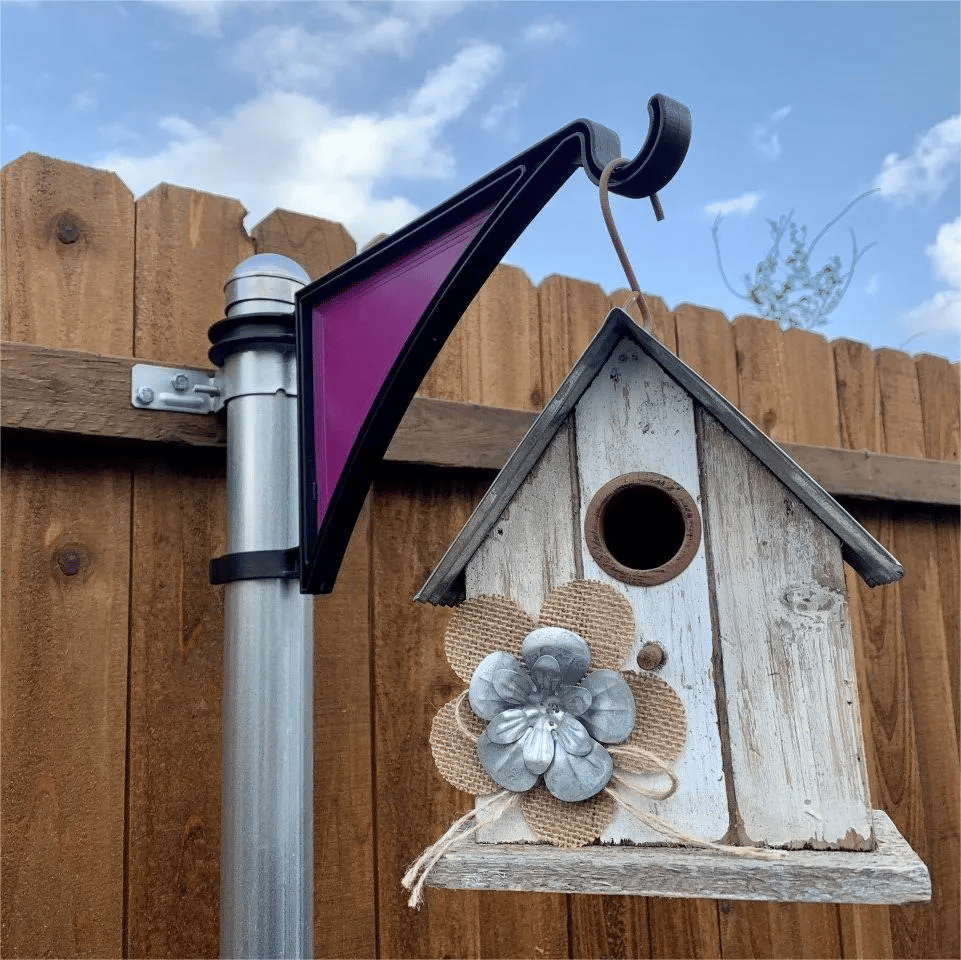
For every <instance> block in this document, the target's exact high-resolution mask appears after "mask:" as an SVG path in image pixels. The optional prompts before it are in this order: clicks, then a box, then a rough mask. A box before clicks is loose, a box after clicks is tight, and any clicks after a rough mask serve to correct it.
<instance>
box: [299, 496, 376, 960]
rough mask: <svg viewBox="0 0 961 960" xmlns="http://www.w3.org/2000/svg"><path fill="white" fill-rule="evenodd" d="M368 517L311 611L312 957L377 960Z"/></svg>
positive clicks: (364, 516)
mask: <svg viewBox="0 0 961 960" xmlns="http://www.w3.org/2000/svg"><path fill="white" fill-rule="evenodd" d="M370 601H371V593H370V509H369V503H368V504H367V505H365V507H364V510H363V512H362V513H361V515H360V517H359V519H358V521H357V525H356V526H355V527H354V533H353V535H352V536H351V539H350V543H349V545H348V547H347V552H346V554H345V555H344V562H343V564H342V566H341V568H340V573H339V574H338V576H337V585H336V587H335V588H334V591H333V593H330V594H327V595H326V596H322V597H318V598H317V600H316V602H315V606H314V624H315V637H314V811H315V813H314V953H315V955H316V956H317V957H360V958H363V957H373V956H375V955H376V952H377V940H376V926H377V918H376V898H375V892H376V877H375V873H374V822H373V817H374V810H373V807H374V798H373V786H372V773H371V766H372V756H371V753H372V734H373V725H372V722H371V689H370V685H371V640H370Z"/></svg>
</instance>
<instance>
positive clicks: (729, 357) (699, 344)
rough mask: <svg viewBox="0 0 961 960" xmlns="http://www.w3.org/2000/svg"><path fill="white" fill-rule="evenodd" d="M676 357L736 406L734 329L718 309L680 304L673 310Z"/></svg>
mask: <svg viewBox="0 0 961 960" xmlns="http://www.w3.org/2000/svg"><path fill="white" fill-rule="evenodd" d="M674 324H675V327H676V329H677V355H678V356H679V357H680V358H681V359H682V360H683V361H684V362H685V363H686V364H687V365H688V366H689V367H690V368H691V369H692V370H694V371H695V372H696V373H697V374H699V375H700V376H702V377H703V378H704V379H705V380H706V381H707V382H708V383H709V384H710V385H711V386H712V387H714V389H715V390H717V392H718V393H720V394H721V395H722V396H724V397H727V399H728V400H730V401H731V403H733V404H734V405H735V406H740V404H739V403H738V396H739V390H738V382H737V359H736V358H737V354H736V351H735V347H734V328H733V326H732V325H731V323H730V322H729V321H728V319H727V317H725V316H724V314H723V313H721V312H719V311H718V310H708V309H707V308H706V307H696V306H693V305H692V304H690V303H682V304H680V305H679V306H678V307H677V309H676V310H675V311H674Z"/></svg>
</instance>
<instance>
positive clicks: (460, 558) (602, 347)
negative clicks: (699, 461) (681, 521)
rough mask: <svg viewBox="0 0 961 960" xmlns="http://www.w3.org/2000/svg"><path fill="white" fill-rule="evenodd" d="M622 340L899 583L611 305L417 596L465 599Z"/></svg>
mask: <svg viewBox="0 0 961 960" xmlns="http://www.w3.org/2000/svg"><path fill="white" fill-rule="evenodd" d="M625 337H629V338H630V339H631V340H633V341H634V342H635V343H636V344H637V346H638V347H640V349H641V350H643V351H644V353H646V354H647V355H648V356H649V357H650V358H651V359H652V360H653V361H654V362H655V363H657V364H658V366H660V367H661V369H662V370H664V372H665V373H666V374H667V375H668V376H669V377H671V378H672V379H673V380H674V381H675V382H676V383H677V384H678V385H679V386H680V387H681V388H682V389H684V390H686V391H687V393H688V394H690V396H691V397H692V398H693V399H694V400H695V401H697V403H699V404H701V406H702V407H704V409H705V410H707V411H708V412H709V413H710V414H711V415H712V416H713V417H714V418H715V419H716V420H717V421H718V422H719V423H720V424H721V425H722V426H723V427H724V428H725V429H726V430H727V431H728V432H729V433H730V434H731V435H732V436H733V437H735V438H736V439H737V440H738V441H739V442H740V443H741V444H742V445H743V446H744V447H746V448H747V450H749V451H750V452H751V453H752V454H753V455H754V456H755V457H757V459H758V460H760V461H761V462H762V463H763V464H764V465H765V466H766V467H767V468H768V469H769V470H770V471H771V472H772V473H773V474H774V475H775V476H776V477H777V478H778V480H780V481H781V483H783V484H784V486H785V487H787V488H788V489H789V490H790V491H791V492H792V493H793V494H794V495H795V496H796V497H797V498H798V499H799V500H800V501H801V502H802V503H803V504H804V505H805V506H806V507H808V509H809V510H810V511H811V512H812V513H813V514H814V515H815V516H816V517H817V518H818V519H819V520H821V522H822V523H824V525H825V526H826V527H828V529H830V530H831V531H832V532H833V533H834V534H835V535H836V536H837V537H838V538H839V540H840V541H841V547H842V553H843V556H844V559H845V561H846V562H847V563H849V564H850V565H851V567H853V569H854V570H856V571H857V572H858V574H860V576H861V578H862V579H863V580H864V581H865V582H866V583H867V584H869V585H870V586H872V587H875V586H880V585H881V584H885V583H891V582H893V581H895V580H899V579H900V578H901V577H902V576H903V574H904V569H903V568H902V566H901V564H900V563H898V561H897V560H896V559H895V558H894V557H893V556H892V555H891V554H890V553H889V552H888V551H887V550H886V549H885V548H884V547H883V546H882V545H881V544H880V543H878V541H877V540H875V539H874V537H872V536H871V534H870V533H868V531H867V530H865V529H864V527H862V526H861V524H859V523H858V522H857V520H855V519H854V517H852V516H851V514H850V513H848V511H847V510H845V509H844V507H842V506H841V505H840V504H839V503H838V502H837V500H835V499H834V497H832V496H831V494H829V493H828V492H827V491H826V490H825V489H824V488H823V487H822V486H821V485H820V484H819V483H818V482H817V481H816V480H815V479H814V478H813V477H811V476H810V475H809V474H808V473H806V472H805V471H804V470H803V469H802V468H801V467H800V466H799V465H798V464H797V463H796V462H795V461H794V460H793V459H792V458H791V457H790V456H788V454H787V453H785V452H784V450H782V449H781V448H780V447H779V446H778V445H777V444H776V443H775V442H774V441H773V440H771V439H770V437H768V436H766V435H765V434H764V433H763V432H762V431H761V430H759V429H758V428H757V427H756V426H755V425H754V424H753V423H752V422H751V421H750V420H749V419H748V418H747V417H745V416H744V414H743V413H741V411H740V410H738V409H737V408H736V407H735V406H734V405H733V404H731V403H730V402H729V401H728V400H726V399H725V398H724V397H723V396H722V395H721V394H720V393H718V392H717V391H716V390H715V389H714V388H713V387H712V386H710V384H708V383H707V382H706V381H704V380H703V379H702V378H701V377H699V376H698V375H697V374H696V373H695V372H694V371H693V370H692V369H691V368H690V367H689V366H687V364H685V363H683V362H682V361H681V360H679V359H678V358H677V357H676V356H675V355H674V354H673V353H671V351H670V350H668V349H667V348H666V347H664V346H663V345H662V344H661V343H660V342H659V341H658V340H657V339H655V338H654V337H653V336H652V335H651V334H649V333H648V332H647V331H646V330H643V329H642V328H641V327H639V326H638V325H637V324H636V323H634V321H633V320H632V319H631V318H630V317H629V316H628V315H627V314H626V313H624V312H623V311H622V310H617V309H614V310H611V312H610V313H609V314H608V316H607V319H606V320H605V321H604V325H603V326H602V327H601V329H600V330H599V331H598V332H597V334H596V335H595V336H594V339H593V340H591V342H590V344H589V345H588V347H587V349H586V350H585V351H584V353H583V354H582V355H581V358H580V359H579V360H578V361H577V363H576V364H575V365H574V369H573V370H571V372H570V373H569V374H568V376H567V378H566V379H565V380H564V382H563V383H562V384H561V385H560V387H559V388H558V389H557V392H556V393H555V394H554V396H553V397H551V399H550V400H549V401H548V403H547V405H546V406H545V407H544V409H543V411H542V412H541V413H540V414H539V415H538V417H537V418H536V419H535V420H534V422H533V423H532V424H531V427H530V429H529V430H528V431H527V434H526V435H525V436H524V438H523V439H522V440H521V442H520V443H519V444H518V445H517V446H516V447H515V448H514V451H513V452H512V453H511V455H510V457H509V458H508V460H507V462H506V463H505V464H504V467H503V468H502V469H501V471H500V473H499V474H498V475H497V478H496V479H495V480H494V482H493V484H491V486H490V488H489V489H488V490H487V492H486V493H485V494H484V496H483V498H482V499H481V501H480V503H479V504H478V505H477V508H476V509H475V510H474V512H473V514H471V517H470V519H469V520H468V521H467V523H466V524H465V525H464V527H463V529H462V530H461V532H460V533H459V534H458V535H457V537H456V539H455V540H454V541H453V543H451V545H450V547H449V548H448V550H447V552H446V553H445V554H444V556H443V558H442V559H441V561H440V563H439V564H438V565H437V566H436V567H435V569H434V571H433V572H432V573H431V575H430V576H429V577H428V578H427V581H426V583H425V584H424V586H423V587H421V589H420V591H419V592H418V594H417V596H416V597H415V598H414V599H415V600H418V601H421V602H424V603H441V604H450V603H457V602H459V601H460V600H462V599H463V597H464V582H463V573H464V570H465V568H466V566H467V563H468V561H469V560H470V558H471V557H472V556H473V555H474V553H475V551H476V550H477V548H478V547H479V546H480V545H481V543H482V542H483V540H484V538H485V537H486V536H487V534H488V532H489V531H490V528H491V527H492V526H493V525H494V524H495V523H496V522H497V520H498V519H499V518H500V516H501V514H502V513H503V511H504V509H505V507H506V506H507V505H508V503H510V501H511V499H512V498H513V496H514V494H515V493H516V492H517V490H518V488H519V487H520V485H521V484H522V483H523V482H524V480H525V479H526V477H527V476H528V474H529V473H530V472H531V470H532V469H533V468H534V466H535V465H536V463H537V461H538V460H539V459H540V456H541V454H542V453H543V452H544V450H545V449H546V448H547V446H548V445H549V444H550V442H551V440H553V439H554V436H555V435H556V433H557V431H558V430H559V429H560V427H561V425H562V424H563V423H564V421H565V420H566V419H567V416H568V414H569V413H570V412H571V410H572V409H573V408H574V406H575V405H576V404H577V402H578V400H580V398H581V396H582V395H583V394H584V392H585V391H586V390H587V388H588V387H589V386H590V385H591V383H592V382H593V380H594V378H595V377H596V376H597V374H598V372H599V371H600V369H601V367H603V366H604V364H605V363H606V362H607V360H608V358H609V357H610V355H611V354H612V353H613V351H614V349H615V348H616V347H617V345H618V344H619V343H621V342H622V341H623V339H624V338H625Z"/></svg>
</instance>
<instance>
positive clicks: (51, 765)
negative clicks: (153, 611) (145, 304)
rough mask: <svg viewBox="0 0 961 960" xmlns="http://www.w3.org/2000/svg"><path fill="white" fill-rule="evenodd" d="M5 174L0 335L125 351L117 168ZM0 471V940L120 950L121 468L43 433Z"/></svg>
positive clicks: (129, 332) (128, 239)
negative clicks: (42, 442) (49, 441)
mask: <svg viewBox="0 0 961 960" xmlns="http://www.w3.org/2000/svg"><path fill="white" fill-rule="evenodd" d="M0 181H2V195H3V196H2V205H3V234H4V236H3V245H2V246H3V254H2V255H3V283H2V285H0V286H2V290H0V298H2V322H0V326H2V331H3V336H5V337H8V338H14V339H18V340H23V341H28V342H31V343H34V344H42V345H51V346H73V347H77V348H80V349H83V350H87V351H92V352H96V351H110V352H121V353H127V352H129V350H130V344H131V343H132V339H133V313H132V290H133V286H132V283H133V278H132V264H133V238H134V210H133V199H132V197H131V195H130V192H129V191H128V190H127V188H126V187H125V186H124V185H123V184H122V183H121V182H120V181H119V180H118V179H117V178H116V177H115V176H114V175H113V174H109V173H105V172H103V171H97V170H91V169H88V168H86V167H79V166H76V165H75V164H68V163H63V162H61V161H56V160H51V159H49V158H47V157H40V156H38V155H36V154H27V155H26V156H24V157H21V158H20V159H19V160H16V161H14V162H13V163H11V164H9V165H8V166H7V167H5V168H4V169H3V171H2V176H0ZM61 236H62V237H63V238H64V239H65V240H69V241H70V242H67V243H65V242H63V241H62V240H61V239H60V238H61ZM92 316H93V317H97V318H98V320H99V321H100V322H98V323H97V324H89V323H88V322H87V320H88V318H89V317H92ZM2 483H3V498H2V499H3V523H2V541H3V546H2V549H3V559H2V569H3V572H4V573H3V576H4V588H3V610H2V618H3V627H2V646H3V649H2V657H0V676H2V680H0V684H2V695H0V696H2V711H3V717H2V746H0V763H2V769H3V778H2V780H3V783H2V809H3V844H2V906H0V949H2V952H3V953H4V955H5V956H24V957H37V956H61V957H68V956H72V957H80V956H85V957H101V956H117V955H119V954H120V952H121V950H122V947H123V929H122V924H123V870H124V863H123V849H124V846H123V845H124V819H123V818H124V779H125V778H124V755H125V728H126V722H127V705H126V676H127V643H128V625H127V619H128V611H129V586H130V565H129V558H130V548H129V543H130V466H129V464H128V463H125V462H124V461H123V460H118V461H117V462H115V463H113V464H103V463H101V462H99V461H98V460H97V459H95V458H90V459H86V458H85V457H84V456H83V454H80V455H77V454H75V453H71V452H68V451H66V450H63V449H57V448H54V449H50V448H49V446H48V448H47V449H46V450H44V451H43V452H42V453H39V454H37V455H31V454H29V453H27V454H23V455H20V454H16V453H6V452H5V460H4V464H3V471H2Z"/></svg>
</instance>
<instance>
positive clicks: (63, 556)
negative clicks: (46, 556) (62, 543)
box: [57, 547, 83, 577]
mask: <svg viewBox="0 0 961 960" xmlns="http://www.w3.org/2000/svg"><path fill="white" fill-rule="evenodd" d="M82 561H83V557H82V556H81V555H80V551H79V550H78V549H77V548H76V547H64V548H63V549H62V550H61V551H60V552H59V553H58V554H57V566H58V567H59V568H60V572H61V573H62V574H63V575H64V576H65V577H75V576H76V575H77V574H78V573H80V567H81V564H82Z"/></svg>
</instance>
